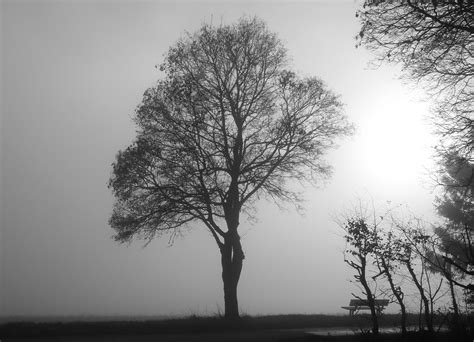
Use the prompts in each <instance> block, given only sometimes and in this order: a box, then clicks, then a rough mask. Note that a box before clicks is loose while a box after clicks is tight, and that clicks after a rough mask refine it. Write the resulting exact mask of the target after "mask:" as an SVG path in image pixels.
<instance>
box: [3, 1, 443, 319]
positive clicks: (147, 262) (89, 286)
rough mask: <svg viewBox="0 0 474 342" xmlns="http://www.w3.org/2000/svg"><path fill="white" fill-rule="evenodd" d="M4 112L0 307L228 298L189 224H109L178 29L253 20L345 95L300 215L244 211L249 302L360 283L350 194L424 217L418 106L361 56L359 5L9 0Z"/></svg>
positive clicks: (148, 309) (215, 259)
mask: <svg viewBox="0 0 474 342" xmlns="http://www.w3.org/2000/svg"><path fill="white" fill-rule="evenodd" d="M1 6H2V7H1V11H2V13H1V15H2V16H1V20H2V55H1V56H2V64H1V65H2V76H1V80H2V92H1V95H2V107H1V108H2V111H1V113H2V121H1V129H2V131H1V183H0V185H1V186H2V188H1V210H2V211H1V212H0V217H1V221H0V224H1V246H0V247H1V273H0V276H1V292H0V293H1V300H2V302H1V313H2V314H3V315H5V316H12V315H167V316H176V315H189V314H199V315H212V314H216V313H218V312H222V310H223V291H222V281H221V268H220V267H221V266H220V259H219V255H218V254H219V253H218V250H217V248H216V246H215V242H214V241H213V240H212V238H211V237H210V236H209V234H208V232H207V231H206V230H205V229H204V228H203V227H202V226H200V225H199V224H196V225H191V227H190V229H189V230H187V231H186V232H185V233H184V234H183V237H182V238H181V237H180V238H178V239H177V240H176V241H175V243H174V245H173V246H172V247H169V245H168V240H167V239H166V238H164V239H157V240H154V241H153V242H152V243H150V244H149V245H148V246H147V247H146V248H143V245H144V243H142V242H134V243H132V244H131V245H129V246H127V245H120V244H118V243H116V242H114V241H113V239H111V236H112V235H113V231H112V229H111V228H110V227H109V226H108V224H107V220H108V218H109V216H110V214H111V209H112V203H113V198H112V195H111V192H110V190H109V189H108V188H107V181H108V179H109V176H110V172H111V163H112V162H113V160H114V157H115V154H116V153H117V152H118V151H119V150H120V149H123V148H125V147H126V146H128V145H129V144H130V143H131V142H132V140H133V139H134V135H135V127H134V124H133V122H132V120H131V117H132V115H133V112H134V109H135V108H136V106H137V105H138V103H139V102H140V100H141V96H142V94H143V92H144V91H145V90H146V89H147V88H148V87H150V86H152V85H153V84H154V83H155V82H156V80H157V79H158V78H160V77H161V76H162V75H161V74H160V72H159V71H158V70H157V69H155V67H154V66H155V65H156V64H159V63H160V62H161V61H162V59H163V55H164V53H165V52H166V51H167V50H168V48H169V47H170V46H171V45H173V44H174V43H175V42H176V40H177V39H178V38H179V37H180V36H181V35H182V34H183V33H184V31H189V32H194V31H196V30H197V29H198V28H199V27H200V25H201V23H203V22H212V23H215V24H220V23H221V22H222V23H230V22H234V21H236V20H237V19H238V18H239V17H241V16H242V15H249V16H254V15H256V16H258V17H260V18H261V19H263V20H264V21H265V22H266V23H267V24H268V27H269V29H270V30H272V31H274V32H277V33H278V35H279V37H280V38H281V39H282V40H283V42H284V44H285V45H286V47H287V48H288V52H289V55H290V56H292V60H293V67H294V69H295V70H297V71H298V72H299V73H301V74H302V75H308V76H309V75H316V76H319V77H321V78H322V79H323V80H324V81H325V82H326V83H327V84H328V85H329V86H330V88H331V89H333V90H334V91H335V92H337V93H338V94H340V95H341V99H342V101H343V102H344V103H345V104H346V107H345V111H346V113H347V115H348V116H349V118H350V120H351V121H352V122H354V123H355V125H356V127H357V133H356V135H355V136H354V137H353V138H351V139H347V140H344V141H341V143H340V148H338V149H337V150H335V151H333V152H331V154H330V155H329V156H328V159H329V161H330V162H331V164H332V166H333V167H334V174H333V176H332V178H331V179H330V181H329V182H328V183H327V184H321V186H320V187H319V188H306V189H305V199H306V202H305V204H304V206H305V208H306V211H305V215H303V216H302V215H300V214H298V213H296V212H295V211H294V210H293V209H292V208H291V207H288V209H287V210H282V209H281V208H278V207H277V206H275V205H273V204H271V203H266V202H260V203H259V204H258V214H257V217H258V221H257V222H255V223H250V222H246V221H244V222H242V223H241V228H240V231H241V233H242V235H243V237H242V242H243V248H244V252H245V254H246V259H245V261H244V269H243V273H242V278H241V281H240V284H239V304H240V308H241V311H242V313H245V314H252V315H254V314H279V313H344V312H343V311H344V310H343V309H341V308H340V306H341V305H345V304H347V303H346V302H347V301H348V300H349V299H350V298H351V292H353V291H355V287H354V285H353V284H351V283H350V282H349V279H351V277H352V276H351V270H350V269H348V268H347V267H346V265H345V264H344V262H343V256H342V250H343V247H344V244H343V239H342V238H341V235H342V233H341V231H340V229H339V228H338V226H337V224H336V223H335V222H334V219H333V218H334V216H335V215H337V214H338V213H339V212H341V211H342V210H343V208H344V207H345V206H348V205H350V203H351V202H353V201H354V200H356V199H357V198H358V197H367V196H368V197H370V198H372V199H374V201H375V202H376V205H378V204H379V203H380V204H382V203H384V202H385V201H388V200H390V201H392V202H397V203H406V204H408V205H409V206H410V207H411V208H412V210H413V211H415V212H417V213H419V214H420V215H427V216H429V215H430V213H431V211H432V202H433V195H432V193H431V189H430V188H429V187H428V185H427V177H426V168H428V167H429V165H430V154H431V150H430V146H431V145H433V141H434V140H433V138H432V137H431V136H430V134H429V126H428V125H427V123H426V122H425V121H424V118H425V116H426V115H427V111H428V104H426V103H424V102H422V101H420V100H419V98H420V96H421V95H422V94H419V93H416V92H414V91H413V89H412V88H409V87H408V86H406V85H404V84H403V83H402V82H401V81H400V80H398V78H397V76H398V75H399V70H397V69H395V68H391V67H387V66H383V67H380V68H379V69H377V70H374V69H370V68H368V62H369V61H370V60H371V58H372V56H371V55H370V54H369V53H368V52H367V51H365V50H364V49H361V48H359V49H356V48H355V40H354V38H353V37H354V36H355V35H356V34H357V32H358V30H359V24H358V22H357V18H355V12H356V8H357V6H358V4H357V3H355V2H353V1H326V2H323V1H313V2H309V1H307V2H293V1H292V2H279V3H276V4H275V3H271V2H269V1H268V2H242V3H239V2H230V1H225V2H217V1H216V2H197V1H193V2H184V1H180V2H176V3H172V2H159V1H154V2H151V1H137V2H135V1H105V0H104V1H4V2H2V4H1Z"/></svg>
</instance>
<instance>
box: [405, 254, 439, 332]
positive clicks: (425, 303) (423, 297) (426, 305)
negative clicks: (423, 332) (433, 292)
mask: <svg viewBox="0 0 474 342" xmlns="http://www.w3.org/2000/svg"><path fill="white" fill-rule="evenodd" d="M405 265H406V266H407V269H408V272H409V273H410V275H411V278H412V279H413V282H414V283H415V286H416V287H417V289H418V292H419V293H420V297H421V302H422V304H423V307H424V314H425V322H426V327H427V328H428V331H429V332H430V333H434V328H433V317H432V315H431V311H430V303H429V300H428V298H427V297H426V294H425V291H424V290H423V286H422V285H421V284H420V282H419V281H418V278H417V277H416V274H415V271H414V270H413V267H412V266H411V264H410V261H406V262H405Z"/></svg>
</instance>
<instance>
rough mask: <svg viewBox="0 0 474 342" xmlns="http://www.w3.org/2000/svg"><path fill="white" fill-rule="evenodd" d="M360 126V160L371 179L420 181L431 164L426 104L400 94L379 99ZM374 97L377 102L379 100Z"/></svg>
mask: <svg viewBox="0 0 474 342" xmlns="http://www.w3.org/2000/svg"><path fill="white" fill-rule="evenodd" d="M379 101H380V103H377V104H375V105H374V106H373V107H372V108H377V110H379V112H378V113H375V112H372V113H369V115H367V117H366V118H367V119H366V120H364V121H363V122H362V123H361V126H360V127H359V137H358V138H359V139H360V143H361V146H360V152H361V161H362V163H363V164H364V165H363V167H364V169H365V172H366V173H367V175H369V176H370V181H371V182H373V183H374V184H379V185H380V186H385V187H387V186H391V187H393V186H401V185H403V186H409V185H412V184H414V183H416V184H419V183H420V180H421V179H422V177H424V176H425V175H426V174H427V168H429V165H430V164H431V160H430V156H431V153H432V150H431V147H432V145H433V138H432V135H431V134H430V127H429V125H428V122H427V120H426V119H425V117H426V114H427V105H426V104H424V103H420V102H412V101H409V100H408V99H403V97H402V96H400V97H399V100H398V101H394V99H393V96H392V99H391V101H390V102H387V101H384V99H383V98H382V99H380V100H379ZM379 101H377V102H379Z"/></svg>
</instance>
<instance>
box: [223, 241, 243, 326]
mask: <svg viewBox="0 0 474 342" xmlns="http://www.w3.org/2000/svg"><path fill="white" fill-rule="evenodd" d="M243 259H244V254H243V252H242V246H241V244H240V238H239V236H238V235H237V233H234V234H232V233H230V232H229V233H228V235H227V236H226V238H225V242H224V246H223V247H222V248H221V263H222V281H223V283H224V306H225V316H224V317H225V318H227V319H238V318H239V317H240V316H239V305H238V300H237V284H238V283H239V279H240V273H241V272H242V265H243Z"/></svg>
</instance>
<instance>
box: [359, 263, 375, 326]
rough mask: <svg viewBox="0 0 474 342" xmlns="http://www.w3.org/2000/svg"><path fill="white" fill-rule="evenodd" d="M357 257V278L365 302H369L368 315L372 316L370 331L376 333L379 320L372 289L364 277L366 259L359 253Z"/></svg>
mask: <svg viewBox="0 0 474 342" xmlns="http://www.w3.org/2000/svg"><path fill="white" fill-rule="evenodd" d="M359 259H360V264H361V267H360V272H359V275H360V278H359V280H360V283H361V284H362V286H363V287H364V290H365V295H366V298H367V303H368V304H369V308H370V315H371V317H372V333H373V334H374V335H378V334H379V320H378V317H377V311H376V309H375V300H374V295H373V294H372V290H371V289H370V286H369V284H368V283H367V279H366V264H367V260H366V258H365V256H361V255H359Z"/></svg>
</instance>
